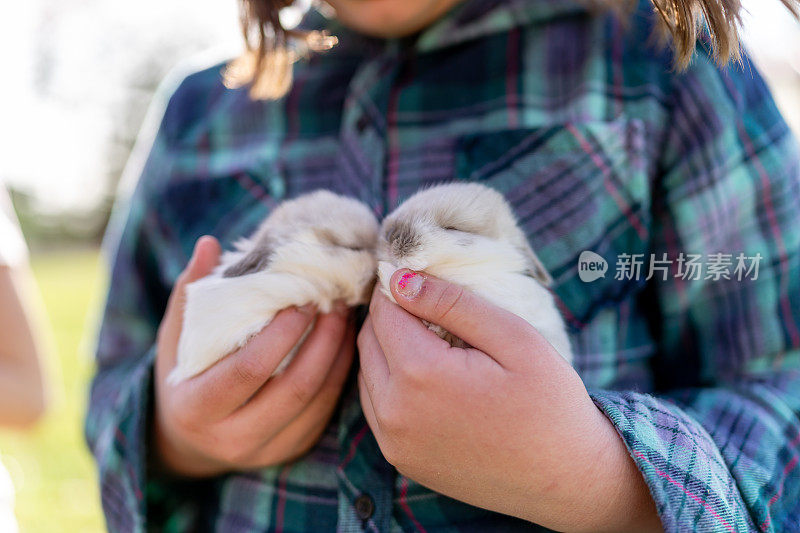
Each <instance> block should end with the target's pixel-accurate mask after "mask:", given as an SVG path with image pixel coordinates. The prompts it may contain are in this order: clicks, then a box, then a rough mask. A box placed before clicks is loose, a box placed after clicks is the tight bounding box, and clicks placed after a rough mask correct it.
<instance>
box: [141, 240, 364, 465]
mask: <svg viewBox="0 0 800 533" xmlns="http://www.w3.org/2000/svg"><path fill="white" fill-rule="evenodd" d="M219 255H220V246H219V243H218V242H217V240H216V239H214V238H213V237H202V238H200V239H199V240H198V241H197V244H196V245H195V250H194V254H193V256H192V259H191V261H190V262H189V265H188V266H187V267H186V270H184V272H183V273H182V274H181V275H180V277H179V278H178V281H177V283H176V284H175V287H174V289H173V291H172V295H171V296H170V299H169V303H168V305H167V310H166V313H165V315H164V318H163V320H162V322H161V326H160V328H159V331H158V341H157V356H156V364H155V423H154V431H153V441H154V442H153V444H152V445H153V446H155V450H156V452H157V456H158V458H159V460H160V462H161V464H162V466H163V467H166V468H167V469H169V470H171V471H173V472H174V473H177V474H180V475H185V476H196V477H203V476H212V475H215V474H220V473H223V472H227V471H233V470H247V469H255V468H260V467H264V466H271V465H275V464H280V463H285V462H287V461H291V460H293V459H296V458H298V457H300V456H301V455H303V454H304V453H306V452H307V451H308V450H309V449H310V448H311V447H312V446H313V445H314V444H315V443H316V442H317V440H318V439H319V437H320V436H321V435H322V432H323V431H324V429H325V426H326V425H327V423H328V421H329V420H330V418H331V415H332V414H333V410H334V407H335V406H336V402H337V400H338V397H339V394H340V393H341V390H342V387H343V384H344V382H345V380H346V378H347V375H348V371H349V369H350V365H351V363H352V361H353V353H354V350H355V331H354V329H355V328H354V326H353V324H352V322H351V321H350V320H348V314H349V311H348V310H347V309H340V310H338V311H335V312H332V313H329V314H323V315H320V316H319V317H318V320H317V324H316V326H315V327H314V329H313V331H312V332H311V333H310V334H309V336H308V338H307V339H306V340H305V342H304V343H303V345H302V347H301V348H300V350H299V351H298V353H297V355H296V357H295V358H294V359H293V360H292V362H291V363H290V364H289V366H288V367H287V368H286V370H285V371H284V372H283V373H282V374H280V375H278V376H275V377H271V376H272V373H273V371H274V370H275V369H276V368H277V367H278V364H279V363H280V362H281V360H283V358H284V357H285V356H286V355H287V354H288V353H289V351H290V350H291V349H292V347H294V346H295V344H297V342H298V341H299V340H300V338H301V336H302V335H303V332H304V331H305V330H306V328H307V327H308V325H309V324H310V323H311V321H312V320H313V318H314V310H313V309H303V310H299V309H286V310H283V311H281V312H280V313H278V314H277V315H276V316H275V318H274V319H273V320H272V322H270V324H269V325H268V326H267V327H265V328H264V329H263V330H262V331H261V332H260V333H258V334H257V335H256V336H254V337H253V338H252V339H250V341H249V342H248V343H247V344H246V345H245V346H244V347H243V348H241V349H239V350H237V351H236V352H233V353H231V354H229V355H228V356H226V357H225V358H223V359H222V360H220V361H219V362H217V363H216V364H215V365H214V366H212V367H211V368H209V369H208V370H206V371H205V372H203V373H202V374H199V375H197V376H195V377H193V378H191V379H189V380H186V381H183V382H181V383H179V384H177V385H170V384H168V383H166V377H167V375H168V374H169V372H170V371H171V370H172V368H173V367H174V366H175V357H176V352H177V347H178V339H179V338H180V334H181V326H182V323H183V306H184V301H185V288H186V285H187V284H189V283H191V282H192V281H195V280H197V279H199V278H202V277H203V276H206V275H207V274H209V273H210V272H211V271H212V270H213V268H214V267H215V266H216V265H217V263H218V261H219Z"/></svg>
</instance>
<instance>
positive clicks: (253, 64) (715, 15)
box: [225, 0, 800, 99]
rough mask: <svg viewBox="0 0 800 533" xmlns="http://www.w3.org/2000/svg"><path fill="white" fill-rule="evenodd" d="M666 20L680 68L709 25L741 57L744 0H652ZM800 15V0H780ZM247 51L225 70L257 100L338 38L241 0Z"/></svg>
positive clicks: (718, 56) (625, 1)
mask: <svg viewBox="0 0 800 533" xmlns="http://www.w3.org/2000/svg"><path fill="white" fill-rule="evenodd" d="M580 1H581V2H583V3H585V4H587V5H589V6H590V7H592V8H595V9H612V10H614V11H617V12H620V13H625V12H629V11H631V10H632V9H633V8H634V7H635V5H636V3H637V2H636V0H580ZM650 1H651V3H652V4H653V9H654V11H655V12H656V13H657V14H658V16H659V19H660V21H661V24H660V25H659V28H658V36H659V37H660V38H661V40H662V42H663V43H665V44H670V45H671V46H672V48H673V50H674V52H675V66H676V67H677V68H679V69H684V68H686V67H687V66H688V65H689V62H690V61H691V58H692V53H693V52H694V48H695V43H696V41H697V38H698V34H699V33H700V31H701V30H702V29H703V27H705V28H707V30H708V34H709V36H710V38H711V47H712V53H713V55H714V58H715V60H716V61H717V63H719V64H720V65H724V64H726V63H728V62H729V61H731V60H734V61H737V60H740V59H741V47H740V43H739V25H740V23H741V10H742V4H741V0H650ZM780 1H781V2H782V3H783V5H785V6H786V8H787V9H788V10H789V11H791V12H792V14H793V15H794V16H795V17H798V18H800V0H780ZM239 2H240V15H241V24H242V33H243V35H244V41H245V53H244V54H243V55H242V56H241V57H239V58H237V59H235V60H234V61H232V62H231V63H230V64H229V65H228V68H227V69H226V71H225V83H226V85H227V86H228V87H242V86H244V85H250V94H251V96H252V97H253V98H258V99H275V98H280V97H281V96H283V95H284V94H285V93H286V92H287V91H288V90H289V87H290V86H291V83H292V63H293V62H294V61H295V59H296V57H297V56H298V55H302V54H304V53H306V52H307V51H309V50H311V51H315V50H325V49H328V48H330V47H331V46H333V45H335V44H336V40H335V37H331V36H327V35H324V34H320V33H318V32H300V31H293V30H287V29H284V27H283V26H282V25H281V21H280V18H279V17H278V13H279V12H280V10H281V9H283V8H284V7H288V6H290V5H292V4H293V3H294V0H239Z"/></svg>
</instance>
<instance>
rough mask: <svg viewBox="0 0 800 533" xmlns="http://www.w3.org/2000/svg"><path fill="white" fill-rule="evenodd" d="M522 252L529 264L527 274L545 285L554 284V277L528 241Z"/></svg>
mask: <svg viewBox="0 0 800 533" xmlns="http://www.w3.org/2000/svg"><path fill="white" fill-rule="evenodd" d="M522 253H523V254H524V255H525V262H526V264H527V268H526V270H525V274H526V275H528V276H530V277H532V278H533V279H535V280H536V281H538V282H539V283H541V284H542V285H544V286H545V287H549V286H551V285H552V284H553V278H552V277H551V276H550V273H549V272H547V269H546V268H545V267H544V265H543V264H542V262H541V261H540V260H539V258H538V257H537V256H536V254H535V253H534V252H533V250H532V249H531V247H530V246H529V245H528V243H527V242H526V243H525V245H524V246H523V247H522Z"/></svg>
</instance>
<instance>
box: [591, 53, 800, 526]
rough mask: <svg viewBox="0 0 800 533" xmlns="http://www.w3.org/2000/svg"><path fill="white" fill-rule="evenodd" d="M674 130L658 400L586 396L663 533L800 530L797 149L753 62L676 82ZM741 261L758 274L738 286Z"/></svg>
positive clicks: (656, 285)
mask: <svg viewBox="0 0 800 533" xmlns="http://www.w3.org/2000/svg"><path fill="white" fill-rule="evenodd" d="M671 115H672V116H671V118H670V121H669V127H668V129H669V131H668V132H667V134H666V138H665V139H664V141H665V142H664V144H663V146H664V150H663V151H662V161H661V162H660V165H661V168H660V170H659V172H658V178H657V179H658V182H657V183H656V188H655V191H654V199H653V220H654V232H653V240H652V253H653V254H654V255H655V258H656V259H661V258H662V256H663V254H665V253H666V254H667V256H668V259H669V260H671V261H673V271H672V272H670V274H669V276H667V277H666V278H667V279H664V276H661V275H660V274H657V275H656V276H655V277H654V278H652V279H651V280H650V281H648V283H647V285H646V288H645V289H644V294H643V297H645V298H646V299H647V300H646V301H647V302H648V308H649V309H650V310H651V311H652V315H653V316H652V317H648V318H649V320H650V322H651V330H652V331H653V334H654V335H655V336H656V338H657V340H658V345H659V353H658V356H657V357H656V360H655V363H654V369H653V370H654V375H655V381H656V387H657V392H656V393H654V394H643V393H638V392H632V391H622V392H620V391H605V390H599V391H590V393H591V395H592V397H593V399H594V401H595V403H596V404H597V405H598V406H599V407H600V409H602V410H603V411H604V412H605V414H606V415H607V416H608V417H609V418H610V420H611V421H612V422H613V423H614V425H615V426H616V428H617V430H618V431H619V433H620V435H621V436H622V438H623V440H624V441H625V443H626V445H627V447H628V449H629V451H630V453H631V456H632V457H633V459H634V461H635V462H636V464H637V466H638V467H639V469H640V470H641V472H642V474H643V475H644V477H645V480H646V482H647V485H648V486H649V488H650V491H651V493H652V496H653V498H654V500H655V502H656V506H657V509H658V512H659V515H660V517H661V520H662V523H663V525H664V528H665V530H666V531H670V532H678V531H731V532H733V531H736V532H741V531H789V530H796V529H797V528H798V525H799V524H800V466H798V460H799V459H800V218H799V217H798V213H800V157H799V156H798V147H797V143H796V140H795V139H794V138H793V137H792V135H791V133H790V132H789V130H788V128H787V126H786V124H785V122H784V121H783V119H782V118H781V116H780V114H779V112H778V111H777V109H776V108H775V105H774V103H773V101H772V98H771V96H770V94H769V91H768V90H767V88H766V87H765V85H764V83H763V81H762V80H761V79H760V77H759V76H758V73H757V72H756V70H755V68H754V67H753V66H752V65H751V64H750V63H749V61H748V60H747V59H745V60H744V62H743V63H742V64H741V65H736V66H733V67H730V68H727V69H718V68H716V67H715V66H714V65H713V62H712V61H711V60H710V59H709V58H708V57H707V56H702V55H701V57H699V58H698V59H697V60H696V62H695V64H694V65H693V66H692V67H691V68H690V69H689V70H688V71H687V72H685V73H683V74H680V75H679V76H676V81H675V86H674V91H673V99H672V111H671ZM681 253H683V254H685V255H684V258H686V256H687V255H688V254H699V255H701V256H702V263H703V265H704V266H705V267H706V269H707V270H704V271H703V272H702V274H701V276H700V277H699V279H693V277H691V276H690V277H689V278H688V279H683V277H684V276H686V273H687V272H686V270H685V269H684V271H683V272H682V273H681V272H680V271H679V259H680V257H681V255H680V254H681ZM714 254H723V256H722V257H716V258H715V257H713V256H714ZM728 254H730V255H731V256H732V257H730V258H728V257H727V255H728ZM740 254H743V257H744V258H745V264H746V266H747V267H750V266H752V265H753V264H754V263H758V268H759V269H758V271H756V272H754V271H753V270H752V269H748V270H749V272H743V271H739V272H737V271H736V267H737V263H738V256H739V255H740ZM759 255H760V260H757V259H758V257H759ZM747 258H754V259H752V260H749V259H747ZM718 259H721V260H722V263H721V264H726V263H727V262H728V261H730V268H729V269H728V274H727V275H728V277H729V278H730V279H725V277H724V276H720V277H719V279H716V278H717V275H716V274H714V273H713V272H712V270H711V269H710V268H711V267H710V265H711V264H713V263H717V264H720V262H719V261H717V260H718ZM722 270H723V271H724V270H725V269H724V268H723V269H722ZM742 273H745V274H746V275H745V276H741V274H742ZM692 276H694V274H692ZM739 277H742V279H741V280H740V279H739Z"/></svg>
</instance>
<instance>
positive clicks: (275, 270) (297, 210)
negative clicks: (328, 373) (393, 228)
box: [168, 191, 378, 383]
mask: <svg viewBox="0 0 800 533" xmlns="http://www.w3.org/2000/svg"><path fill="white" fill-rule="evenodd" d="M377 232H378V221H377V220H376V218H375V216H374V215H373V214H372V212H371V211H370V210H369V209H368V208H367V206H365V205H364V204H362V203H361V202H358V201H357V200H354V199H352V198H345V197H342V196H338V195H336V194H333V193H331V192H329V191H316V192H313V193H309V194H306V195H303V196H300V197H298V198H296V199H294V200H290V201H287V202H284V203H282V204H280V205H279V206H278V207H277V208H276V209H275V210H274V211H273V212H272V213H271V214H270V215H269V216H268V217H267V219H266V220H264V222H263V223H262V224H261V226H260V227H259V229H258V230H257V231H256V232H255V233H254V234H253V235H252V236H251V237H250V238H248V239H242V240H240V241H239V242H237V243H236V244H235V247H236V250H235V251H231V252H226V253H225V254H223V256H222V259H221V262H220V265H219V266H218V267H217V268H216V269H215V270H214V272H212V273H211V274H210V275H209V276H207V277H205V278H202V279H200V280H198V281H195V282H193V283H190V284H189V285H187V287H186V308H185V310H184V316H183V331H182V333H181V338H180V341H179V342H178V355H177V364H176V365H175V368H174V369H173V370H172V372H171V373H170V375H169V377H168V381H169V382H170V383H179V382H181V381H183V380H185V379H188V378H190V377H192V376H194V375H196V374H199V373H201V372H203V371H204V370H205V369H207V368H208V367H210V366H211V365H213V364H214V363H215V362H217V361H218V360H220V359H221V358H223V357H224V356H225V355H227V354H228V353H230V352H232V351H234V350H236V349H237V348H240V347H241V346H243V345H244V344H245V343H246V342H247V341H248V340H249V339H250V337H252V336H253V335H255V334H256V333H258V332H259V331H260V330H261V329H262V328H263V327H264V326H266V325H267V324H269V322H270V321H271V320H272V319H273V317H274V316H275V315H276V314H277V313H278V311H280V310H281V309H284V308H286V307H290V306H302V305H305V304H308V303H314V304H316V305H317V308H318V309H319V311H321V312H323V313H325V312H329V311H330V310H331V308H332V306H333V303H334V302H335V301H336V300H342V301H344V303H346V304H347V305H348V306H352V305H358V304H362V303H366V302H367V301H369V297H370V294H371V289H372V284H373V283H372V282H373V280H374V277H375V265H376V263H375V256H374V250H375V241H376V238H377ZM312 326H313V324H312ZM310 329H311V327H309V331H310ZM306 333H308V331H306ZM304 338H305V336H304ZM302 340H303V339H301V341H300V342H299V343H298V346H299V344H300V343H302ZM298 346H295V348H294V349H293V350H292V352H291V353H290V354H288V355H287V357H286V358H284V360H283V361H282V362H281V364H280V366H279V367H278V368H277V369H276V371H275V373H279V372H281V371H282V370H283V369H284V368H285V367H286V365H288V364H289V361H290V360H291V358H292V357H293V356H294V354H295V352H296V350H297V348H298Z"/></svg>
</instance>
